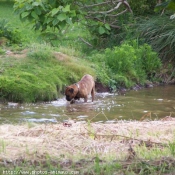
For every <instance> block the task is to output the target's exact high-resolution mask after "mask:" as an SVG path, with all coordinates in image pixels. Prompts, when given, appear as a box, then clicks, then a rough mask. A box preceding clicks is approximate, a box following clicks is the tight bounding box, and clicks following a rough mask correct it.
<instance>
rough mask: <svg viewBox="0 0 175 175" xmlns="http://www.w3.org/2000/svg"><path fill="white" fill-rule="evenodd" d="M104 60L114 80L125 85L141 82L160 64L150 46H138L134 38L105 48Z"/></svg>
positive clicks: (154, 71)
mask: <svg viewBox="0 0 175 175" xmlns="http://www.w3.org/2000/svg"><path fill="white" fill-rule="evenodd" d="M104 61H105V63H106V65H107V66H108V67H109V68H110V69H111V70H112V72H113V74H114V76H113V78H114V80H115V81H116V82H119V84H122V85H125V86H126V87H130V86H132V85H133V84H135V83H141V84H142V83H143V82H144V81H145V80H146V79H147V78H148V77H150V76H152V75H154V74H155V73H156V71H157V70H158V69H159V68H160V66H161V62H160V59H159V58H158V56H157V54H156V53H155V52H153V51H152V49H151V47H150V46H149V45H147V44H144V45H141V46H138V43H137V41H136V40H134V41H130V42H125V43H123V44H122V45H121V46H120V47H114V48H113V49H106V51H105V60H104Z"/></svg>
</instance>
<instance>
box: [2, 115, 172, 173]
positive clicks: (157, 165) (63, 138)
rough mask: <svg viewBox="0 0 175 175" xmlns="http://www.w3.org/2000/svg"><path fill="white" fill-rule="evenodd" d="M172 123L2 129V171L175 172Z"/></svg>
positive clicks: (61, 125) (42, 126)
mask: <svg viewBox="0 0 175 175" xmlns="http://www.w3.org/2000/svg"><path fill="white" fill-rule="evenodd" d="M174 124H175V121H174V118H171V117H167V118H165V120H162V121H151V122H118V123H116V124H95V123H85V124H82V123H74V121H69V122H68V123H58V124H54V125H53V124H39V125H38V124H34V123H26V124H22V125H10V124H5V125H1V126H0V155H1V160H0V163H1V168H0V170H1V171H3V170H13V171H14V170H15V171H20V170H27V171H32V170H36V171H37V170H38V171H39V170H42V171H44V170H45V171H52V170H58V171H68V172H71V171H78V172H79V174H99V175H101V174H123V173H124V174H143V175H146V174H166V173H170V172H171V173H172V172H175V168H174V162H175V160H174V154H175V145H174V142H175V140H174V136H175V135H174V133H175V130H174Z"/></svg>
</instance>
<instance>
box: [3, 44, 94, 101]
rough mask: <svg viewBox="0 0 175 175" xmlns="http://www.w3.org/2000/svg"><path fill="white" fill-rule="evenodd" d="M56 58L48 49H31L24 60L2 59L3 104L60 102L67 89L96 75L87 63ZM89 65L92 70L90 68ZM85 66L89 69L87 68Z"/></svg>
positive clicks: (12, 57)
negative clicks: (6, 101)
mask: <svg viewBox="0 0 175 175" xmlns="http://www.w3.org/2000/svg"><path fill="white" fill-rule="evenodd" d="M61 59H63V60H62V61H60V56H59V55H58V56H54V50H52V48H51V47H49V45H39V46H36V45H35V46H33V47H32V46H31V48H29V50H28V51H26V55H24V56H23V57H22V58H20V55H19V57H15V56H10V57H8V56H7V57H5V56H2V57H1V58H0V64H1V70H2V73H1V76H0V82H1V83H0V89H1V91H0V94H1V100H9V101H16V102H37V101H50V100H54V99H57V98H58V96H59V94H60V93H61V92H63V91H64V87H65V86H66V85H69V84H70V83H72V82H77V81H78V80H79V79H80V78H81V77H82V76H83V75H84V74H87V73H90V74H92V75H94V71H93V69H92V68H91V67H90V64H89V63H88V62H84V61H80V60H79V59H72V58H71V57H69V56H66V57H64V56H63V57H62V58H61ZM88 64H89V66H88ZM84 65H86V66H84Z"/></svg>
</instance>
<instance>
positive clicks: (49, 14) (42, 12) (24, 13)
mask: <svg viewBox="0 0 175 175" xmlns="http://www.w3.org/2000/svg"><path fill="white" fill-rule="evenodd" d="M14 9H15V11H16V12H17V13H18V14H19V15H20V19H21V20H22V21H25V20H29V21H30V22H31V23H33V24H34V25H33V27H34V29H35V30H39V29H41V30H42V31H43V30H46V29H47V28H48V27H51V28H57V29H59V30H62V29H63V28H64V27H65V26H66V25H67V24H69V25H70V24H72V22H73V21H75V20H77V18H78V15H79V12H78V11H76V9H75V8H74V9H72V6H71V5H70V1H69V0H67V1H66V2H65V1H56V0H44V1H41V0H39V1H37V2H36V1H34V0H30V1H28V0H22V1H21V0H16V1H15V4H14Z"/></svg>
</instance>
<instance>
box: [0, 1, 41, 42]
mask: <svg viewBox="0 0 175 175" xmlns="http://www.w3.org/2000/svg"><path fill="white" fill-rule="evenodd" d="M13 4H14V2H13V1H0V19H6V20H7V21H8V22H9V25H10V26H12V27H14V28H16V29H18V30H19V31H20V33H21V35H22V38H23V40H24V41H25V43H23V44H25V45H26V44H30V43H33V42H40V40H39V38H38V35H39V32H35V31H33V30H32V27H31V25H29V24H28V23H27V22H25V23H22V22H21V21H20V19H19V17H18V16H17V15H15V14H14V11H13Z"/></svg>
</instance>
